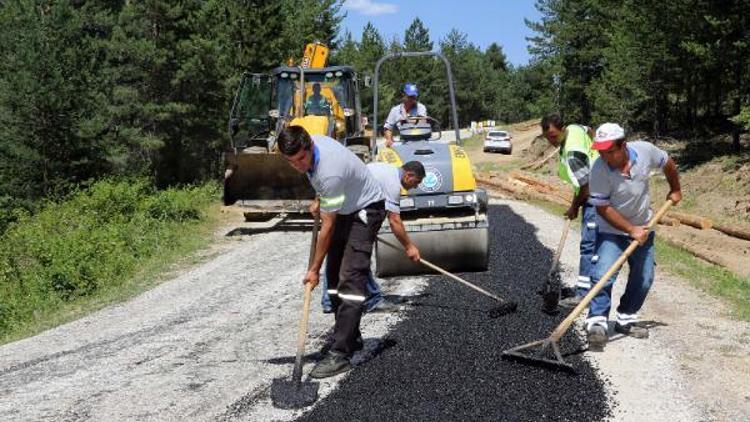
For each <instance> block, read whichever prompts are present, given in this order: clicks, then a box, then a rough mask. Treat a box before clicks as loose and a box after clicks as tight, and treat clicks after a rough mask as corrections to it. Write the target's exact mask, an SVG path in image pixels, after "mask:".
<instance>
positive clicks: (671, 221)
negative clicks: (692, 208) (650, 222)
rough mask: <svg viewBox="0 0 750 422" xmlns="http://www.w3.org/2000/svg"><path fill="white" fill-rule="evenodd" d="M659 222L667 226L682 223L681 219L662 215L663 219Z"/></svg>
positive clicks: (676, 225)
mask: <svg viewBox="0 0 750 422" xmlns="http://www.w3.org/2000/svg"><path fill="white" fill-rule="evenodd" d="M659 224H662V225H665V226H671V227H678V226H679V225H680V220H678V219H676V218H669V217H666V216H664V217H662V218H661V220H659Z"/></svg>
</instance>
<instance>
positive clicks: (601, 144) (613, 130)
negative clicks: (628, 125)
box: [593, 123, 625, 151]
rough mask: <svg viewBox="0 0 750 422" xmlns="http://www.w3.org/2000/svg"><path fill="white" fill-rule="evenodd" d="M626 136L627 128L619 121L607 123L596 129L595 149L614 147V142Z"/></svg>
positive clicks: (602, 149) (601, 149)
mask: <svg viewBox="0 0 750 422" xmlns="http://www.w3.org/2000/svg"><path fill="white" fill-rule="evenodd" d="M624 138H625V129H623V128H622V126H620V125H618V124H617V123H605V124H603V125H601V126H599V128H598V129H596V136H594V145H593V147H594V149H595V150H598V151H605V150H608V149H610V148H611V147H612V144H613V143H614V142H615V141H617V140H618V139H624Z"/></svg>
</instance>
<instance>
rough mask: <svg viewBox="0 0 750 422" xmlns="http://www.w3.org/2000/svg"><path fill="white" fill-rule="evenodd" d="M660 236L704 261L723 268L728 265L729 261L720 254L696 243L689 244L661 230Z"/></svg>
mask: <svg viewBox="0 0 750 422" xmlns="http://www.w3.org/2000/svg"><path fill="white" fill-rule="evenodd" d="M661 236H662V237H664V238H665V239H666V240H667V241H668V242H669V243H671V244H673V245H675V246H677V247H679V248H682V249H684V250H686V251H688V252H690V253H691V254H692V255H695V256H697V257H698V258H700V259H702V260H704V261H707V262H710V263H712V264H714V265H718V266H720V267H724V268H728V267H729V263H728V262H727V261H726V260H725V259H723V258H722V257H720V256H717V255H714V254H712V253H711V252H708V251H705V250H703V249H701V248H699V247H698V246H696V245H691V244H690V243H687V242H684V241H682V240H678V239H676V238H675V237H674V236H671V235H669V233H666V232H662V233H661Z"/></svg>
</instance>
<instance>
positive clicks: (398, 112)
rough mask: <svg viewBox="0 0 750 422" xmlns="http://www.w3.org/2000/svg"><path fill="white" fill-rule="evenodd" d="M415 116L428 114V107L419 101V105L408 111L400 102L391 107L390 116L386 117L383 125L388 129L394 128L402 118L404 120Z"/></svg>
mask: <svg viewBox="0 0 750 422" xmlns="http://www.w3.org/2000/svg"><path fill="white" fill-rule="evenodd" d="M414 116H427V107H425V106H424V104H422V103H417V106H416V107H414V108H412V109H411V110H410V111H409V112H408V113H407V112H406V108H404V105H403V104H399V105H397V106H394V107H393V108H392V109H391V111H390V113H388V118H387V119H385V124H384V125H383V127H384V128H386V129H388V130H393V128H395V127H396V125H397V124H398V123H399V122H400V121H401V120H404V119H406V118H407V117H414Z"/></svg>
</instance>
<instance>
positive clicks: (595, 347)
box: [586, 325, 609, 352]
mask: <svg viewBox="0 0 750 422" xmlns="http://www.w3.org/2000/svg"><path fill="white" fill-rule="evenodd" d="M586 337H587V340H588V343H589V350H591V351H594V352H601V351H602V350H604V346H606V345H607V341H609V337H607V329H606V328H604V327H602V326H601V325H593V326H592V327H591V328H589V330H588V333H586Z"/></svg>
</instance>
